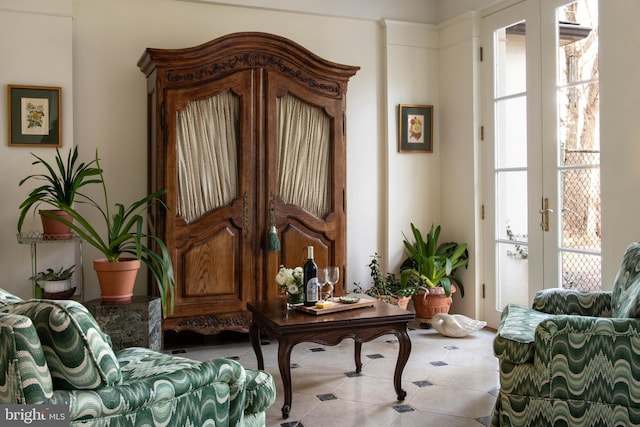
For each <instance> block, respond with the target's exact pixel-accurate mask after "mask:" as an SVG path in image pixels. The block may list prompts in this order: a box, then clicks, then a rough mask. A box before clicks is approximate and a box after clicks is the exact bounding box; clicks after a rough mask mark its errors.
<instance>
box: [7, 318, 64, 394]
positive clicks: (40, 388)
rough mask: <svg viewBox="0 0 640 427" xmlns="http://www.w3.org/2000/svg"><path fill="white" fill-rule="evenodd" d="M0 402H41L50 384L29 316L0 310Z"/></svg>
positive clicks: (50, 387) (49, 388) (49, 390)
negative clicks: (0, 311) (4, 312)
mask: <svg viewBox="0 0 640 427" xmlns="http://www.w3.org/2000/svg"><path fill="white" fill-rule="evenodd" d="M0 355H2V357H1V358H0V403H4V404H17V403H21V404H25V403H30V404H31V403H33V404H35V403H43V402H45V401H46V400H47V399H49V398H51V396H52V393H53V385H52V382H51V375H50V374H49V368H48V367H47V362H46V360H45V357H44V353H43V352H42V348H41V347H40V339H39V338H38V334H37V333H36V329H35V328H34V326H33V323H32V322H31V319H29V318H28V317H24V316H16V315H13V314H0Z"/></svg>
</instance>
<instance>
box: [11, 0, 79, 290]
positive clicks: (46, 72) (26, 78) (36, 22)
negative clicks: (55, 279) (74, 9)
mask: <svg viewBox="0 0 640 427" xmlns="http://www.w3.org/2000/svg"><path fill="white" fill-rule="evenodd" d="M0 58H2V60H0V86H1V87H2V89H1V91H0V170H2V186H0V196H1V198H2V206H1V207H0V272H1V274H2V281H1V282H0V287H2V288H6V289H8V290H9V291H11V292H14V293H16V294H17V295H19V296H21V297H23V298H26V297H31V296H32V287H31V282H29V281H28V278H29V277H30V276H31V260H30V247H29V245H21V244H18V242H17V239H16V233H17V229H16V226H17V223H18V213H19V210H18V206H19V205H20V203H21V202H22V200H23V199H24V198H25V196H26V195H27V193H28V192H29V190H30V189H31V187H28V188H25V187H26V186H24V187H18V182H19V181H20V180H21V179H22V178H24V177H25V176H27V175H28V174H31V173H37V172H38V171H39V169H35V168H32V167H31V162H32V161H33V160H35V159H34V158H33V157H32V156H31V154H30V153H34V154H37V155H38V156H41V157H43V158H44V159H45V160H47V161H53V158H54V156H55V150H54V149H52V148H39V147H14V146H12V147H9V146H8V136H7V90H6V85H8V84H15V85H35V86H56V87H61V88H62V91H61V100H62V112H63V113H62V143H63V144H62V145H63V146H62V148H61V151H62V152H63V153H65V154H66V152H67V151H68V150H69V148H70V147H72V144H73V78H72V77H73V69H72V14H71V0H56V1H49V0H28V1H24V0H2V1H1V2H0ZM39 221H40V219H39V217H37V218H34V217H32V216H31V215H29V216H27V219H26V221H25V224H24V228H23V230H24V231H29V230H34V229H36V228H39V229H42V227H41V226H40V223H39ZM54 246H58V245H43V246H41V247H39V248H38V261H39V262H38V267H39V269H40V270H43V269H45V268H46V267H53V268H59V267H62V266H63V265H64V266H65V267H68V266H70V265H72V264H73V263H74V257H75V255H74V246H73V245H68V247H67V248H66V249H65V250H62V251H59V250H57V248H56V247H54ZM63 247H64V246H63Z"/></svg>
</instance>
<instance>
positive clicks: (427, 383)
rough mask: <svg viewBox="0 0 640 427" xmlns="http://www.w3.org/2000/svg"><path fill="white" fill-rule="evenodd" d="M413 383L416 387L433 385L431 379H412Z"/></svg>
mask: <svg viewBox="0 0 640 427" xmlns="http://www.w3.org/2000/svg"><path fill="white" fill-rule="evenodd" d="M413 384H415V385H416V386H418V387H428V386H430V385H433V383H432V382H431V381H427V380H421V381H413Z"/></svg>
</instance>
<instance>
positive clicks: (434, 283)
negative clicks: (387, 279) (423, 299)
mask: <svg viewBox="0 0 640 427" xmlns="http://www.w3.org/2000/svg"><path fill="white" fill-rule="evenodd" d="M411 232H412V234H413V238H414V240H415V241H414V242H412V241H410V240H408V239H407V237H406V236H404V234H403V236H404V247H405V249H406V251H407V253H408V254H409V257H408V258H407V259H406V260H405V261H404V262H403V263H402V266H401V267H400V281H401V283H404V284H408V283H410V282H412V281H413V282H415V283H416V284H417V285H418V286H419V287H421V288H422V289H424V290H427V288H435V287H438V286H440V287H442V288H443V289H444V293H445V295H446V296H450V295H451V284H452V283H455V285H456V287H457V288H458V290H459V291H460V296H462V297H464V287H463V285H462V281H461V280H460V279H459V278H457V277H455V276H454V273H455V271H456V270H457V269H458V268H461V267H465V268H466V267H467V265H468V263H469V251H468V250H467V244H466V243H462V244H458V243H454V242H448V243H443V244H441V245H440V246H438V238H439V237H440V226H438V227H436V228H435V229H434V226H433V225H432V226H431V230H430V231H429V233H427V236H426V240H425V239H424V238H423V236H422V233H421V232H420V230H419V229H418V228H417V227H416V226H415V225H413V224H411Z"/></svg>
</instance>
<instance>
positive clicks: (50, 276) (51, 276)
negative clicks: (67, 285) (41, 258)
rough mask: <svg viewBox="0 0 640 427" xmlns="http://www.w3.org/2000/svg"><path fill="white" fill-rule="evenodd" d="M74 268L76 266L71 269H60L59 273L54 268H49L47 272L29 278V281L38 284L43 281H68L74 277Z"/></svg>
mask: <svg viewBox="0 0 640 427" xmlns="http://www.w3.org/2000/svg"><path fill="white" fill-rule="evenodd" d="M74 268H75V264H74V265H72V266H71V267H69V268H64V267H60V269H59V270H58V271H55V270H54V269H53V268H47V269H46V270H45V271H40V272H38V274H36V275H35V276H31V277H29V280H35V281H36V282H38V281H41V280H49V281H55V280H68V279H71V276H73V269H74Z"/></svg>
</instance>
